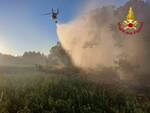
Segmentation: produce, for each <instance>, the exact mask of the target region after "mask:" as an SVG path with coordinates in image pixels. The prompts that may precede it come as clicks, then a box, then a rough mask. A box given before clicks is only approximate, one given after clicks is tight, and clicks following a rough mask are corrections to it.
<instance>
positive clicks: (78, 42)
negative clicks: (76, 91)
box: [57, 6, 149, 75]
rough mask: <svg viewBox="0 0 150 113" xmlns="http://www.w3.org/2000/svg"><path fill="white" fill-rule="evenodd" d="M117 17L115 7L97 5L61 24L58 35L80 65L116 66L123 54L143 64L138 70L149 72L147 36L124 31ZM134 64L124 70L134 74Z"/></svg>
mask: <svg viewBox="0 0 150 113" xmlns="http://www.w3.org/2000/svg"><path fill="white" fill-rule="evenodd" d="M126 12H128V10H127V11H126ZM124 16H126V15H124ZM116 20H118V18H117V19H116V16H115V11H114V8H113V7H112V6H106V7H103V8H96V9H95V10H93V9H92V10H91V11H89V12H88V13H86V14H85V15H80V16H79V17H78V18H76V19H75V20H72V21H71V22H69V23H66V24H58V25H57V34H58V37H59V40H60V43H61V45H62V47H63V48H64V49H65V50H66V52H67V53H68V54H69V55H70V56H71V58H72V61H73V63H74V64H75V65H76V66H78V67H80V68H83V69H89V68H91V69H97V67H98V66H105V67H114V66H115V65H116V62H115V61H116V60H118V61H119V60H120V58H119V57H118V56H121V55H123V56H127V57H126V58H127V61H128V62H130V64H131V65H133V67H134V66H135V67H136V66H137V67H138V65H140V66H141V67H140V68H139V69H138V72H139V71H141V72H146V71H147V72H149V70H148V67H149V66H148V65H149V63H147V55H146V51H145V41H144V38H143V37H142V35H140V33H139V34H136V35H134V36H133V35H132V36H129V35H126V34H122V33H120V31H119V30H118V29H116V28H117V21H116ZM120 21H122V20H121V18H120ZM112 26H113V27H112ZM114 29H115V30H114ZM119 65H120V64H119ZM131 65H130V66H128V65H127V66H124V65H123V70H125V71H126V72H129V73H130V72H131V74H133V70H134V69H133V70H132V69H130V67H132V66H131ZM131 70H132V71H131ZM138 72H136V73H138ZM129 73H126V74H127V75H130V74H129Z"/></svg>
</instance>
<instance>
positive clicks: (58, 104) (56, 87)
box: [0, 75, 150, 113]
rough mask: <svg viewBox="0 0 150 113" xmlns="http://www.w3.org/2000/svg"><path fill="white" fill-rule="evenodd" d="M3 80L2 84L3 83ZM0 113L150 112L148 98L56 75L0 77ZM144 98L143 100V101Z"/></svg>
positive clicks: (115, 88) (79, 78) (75, 78)
mask: <svg viewBox="0 0 150 113" xmlns="http://www.w3.org/2000/svg"><path fill="white" fill-rule="evenodd" d="M2 81H3V82H2ZM0 86H1V87H0V92H2V91H3V93H4V96H3V99H2V101H1V102H0V113H149V112H150V111H149V110H150V100H149V99H148V97H140V98H139V97H137V94H135V93H131V92H127V91H126V90H123V89H118V88H117V87H116V86H114V87H113V86H112V87H108V86H105V85H100V84H97V83H93V82H91V81H88V80H85V79H83V78H81V77H79V76H78V77H66V76H63V77H62V76H56V75H51V76H50V75H49V76H48V75H45V76H43V75H42V76H40V75H32V76H20V75H16V76H13V77H12V76H6V75H5V76H1V77H0ZM141 98H142V99H141Z"/></svg>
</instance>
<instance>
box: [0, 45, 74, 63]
mask: <svg viewBox="0 0 150 113" xmlns="http://www.w3.org/2000/svg"><path fill="white" fill-rule="evenodd" d="M35 65H42V66H51V65H63V66H66V65H72V63H71V60H70V58H69V56H68V55H67V54H66V52H65V51H64V49H63V48H62V47H61V45H60V44H59V43H57V45H56V46H54V47H52V48H51V49H50V54H49V55H48V56H46V55H44V54H42V53H40V52H35V51H33V52H31V51H29V52H24V54H23V55H22V56H12V55H5V54H1V53H0V66H35Z"/></svg>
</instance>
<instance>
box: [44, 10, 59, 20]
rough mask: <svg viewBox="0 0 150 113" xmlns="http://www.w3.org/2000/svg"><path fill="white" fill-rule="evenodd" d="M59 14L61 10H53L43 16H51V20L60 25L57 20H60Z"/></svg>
mask: <svg viewBox="0 0 150 113" xmlns="http://www.w3.org/2000/svg"><path fill="white" fill-rule="evenodd" d="M58 14H59V9H57V11H54V9H53V8H52V11H51V12H49V13H46V14H43V15H50V16H51V19H52V20H53V21H54V22H55V23H58V21H57V18H58Z"/></svg>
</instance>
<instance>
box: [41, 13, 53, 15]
mask: <svg viewBox="0 0 150 113" xmlns="http://www.w3.org/2000/svg"><path fill="white" fill-rule="evenodd" d="M51 14H52V13H45V14H42V15H51Z"/></svg>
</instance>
